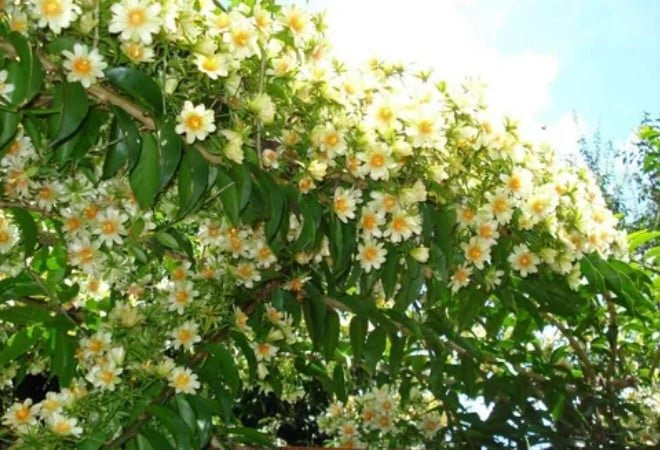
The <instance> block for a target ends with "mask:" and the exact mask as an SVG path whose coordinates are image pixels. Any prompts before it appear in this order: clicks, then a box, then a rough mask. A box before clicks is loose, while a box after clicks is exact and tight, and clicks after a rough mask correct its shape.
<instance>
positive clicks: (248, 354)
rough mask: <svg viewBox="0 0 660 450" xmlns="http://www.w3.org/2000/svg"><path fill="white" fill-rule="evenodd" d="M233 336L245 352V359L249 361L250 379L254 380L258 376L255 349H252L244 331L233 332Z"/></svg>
mask: <svg viewBox="0 0 660 450" xmlns="http://www.w3.org/2000/svg"><path fill="white" fill-rule="evenodd" d="M231 336H232V339H233V340H234V342H235V343H236V345H238V347H239V348H240V349H241V351H242V352H243V355H244V356H245V359H246V360H247V363H248V369H249V371H250V380H251V381H254V380H255V379H256V378H257V357H256V356H255V355H254V351H253V350H252V347H250V343H249V342H248V340H247V338H246V337H245V335H244V334H243V333H239V332H232V334H231Z"/></svg>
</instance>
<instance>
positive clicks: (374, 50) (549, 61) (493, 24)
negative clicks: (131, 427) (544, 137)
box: [309, 0, 559, 118]
mask: <svg viewBox="0 0 660 450" xmlns="http://www.w3.org/2000/svg"><path fill="white" fill-rule="evenodd" d="M309 6H310V7H312V8H314V9H317V10H321V9H325V10H326V11H327V22H328V25H329V30H328V38H329V40H330V42H331V43H332V45H333V46H334V47H335V51H336V53H337V55H338V56H339V57H340V58H341V59H343V60H345V61H348V62H351V63H354V64H358V63H361V62H364V61H366V60H367V59H368V58H370V57H372V56H377V57H381V58H383V59H387V60H394V61H401V62H404V63H410V62H414V63H416V65H417V66H419V67H420V68H426V67H432V68H434V70H435V72H436V74H437V75H438V76H439V77H441V78H444V79H447V80H450V81H453V80H461V79H463V78H464V77H465V76H473V77H479V78H481V79H482V80H483V81H485V82H486V83H487V84H488V86H489V88H488V93H487V100H488V102H489V105H490V106H491V108H492V109H493V110H494V111H495V112H498V113H506V114H512V115H514V116H518V117H525V118H529V117H533V116H534V115H536V114H538V113H540V112H542V111H544V110H546V109H547V108H548V107H549V106H550V104H551V98H550V85H551V84H552V82H553V81H554V79H555V78H556V77H557V74H558V68H559V62H558V60H557V58H556V57H554V56H553V55H549V54H542V53H538V52H532V51H525V52H522V53H519V54H512V55H504V54H501V53H499V52H498V51H497V49H496V48H495V45H494V37H496V35H497V30H498V29H500V27H502V26H503V24H504V23H505V17H506V14H507V11H508V8H511V7H513V6H514V4H513V3H511V2H506V1H503V2H501V3H498V8H497V9H496V10H494V11H484V8H482V7H481V5H480V2H479V1H467V2H466V1H465V0H463V1H458V0H451V1H450V0H437V1H433V0H406V1H405V2H401V1H398V0H335V1H331V0H325V1H324V0H311V1H310V2H309ZM486 13H488V14H486Z"/></svg>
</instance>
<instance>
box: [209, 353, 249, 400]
mask: <svg viewBox="0 0 660 450" xmlns="http://www.w3.org/2000/svg"><path fill="white" fill-rule="evenodd" d="M206 349H207V350H208V351H209V352H211V355H212V357H213V358H215V359H216V360H217V362H218V364H219V367H220V372H221V374H222V377H223V378H224V380H225V382H226V383H227V386H228V387H229V389H230V390H231V391H232V393H233V394H234V395H237V394H238V389H239V388H240V385H241V379H240V375H239V372H238V368H237V367H236V363H235V362H234V357H233V356H232V354H231V353H230V352H229V350H227V348H226V347H224V346H222V345H220V344H208V345H206Z"/></svg>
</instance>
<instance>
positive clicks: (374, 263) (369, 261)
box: [358, 239, 387, 273]
mask: <svg viewBox="0 0 660 450" xmlns="http://www.w3.org/2000/svg"><path fill="white" fill-rule="evenodd" d="M386 255H387V250H385V248H384V247H383V244H382V243H381V242H378V241H375V240H373V239H369V240H366V241H365V242H364V243H360V244H358V259H359V261H360V266H361V267H362V269H364V271H365V272H367V273H369V272H371V269H380V267H381V266H382V265H383V263H384V262H385V256H386Z"/></svg>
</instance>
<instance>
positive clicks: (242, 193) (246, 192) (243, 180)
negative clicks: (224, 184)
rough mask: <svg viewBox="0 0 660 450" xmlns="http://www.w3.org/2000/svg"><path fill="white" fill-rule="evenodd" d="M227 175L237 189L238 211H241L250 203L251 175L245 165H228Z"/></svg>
mask: <svg viewBox="0 0 660 450" xmlns="http://www.w3.org/2000/svg"><path fill="white" fill-rule="evenodd" d="M229 174H230V175H231V178H232V179H233V180H234V182H235V183H236V188H237V189H238V199H239V202H238V209H239V211H243V210H244V209H245V207H246V206H247V204H248V202H249V201H250V194H251V193H252V175H251V174H250V169H249V168H248V166H247V164H240V165H239V164H235V163H233V162H231V163H230V168H229Z"/></svg>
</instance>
